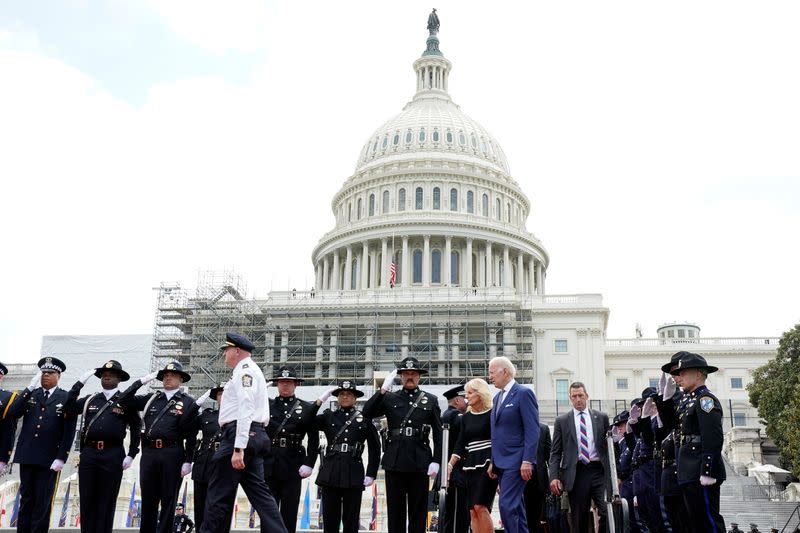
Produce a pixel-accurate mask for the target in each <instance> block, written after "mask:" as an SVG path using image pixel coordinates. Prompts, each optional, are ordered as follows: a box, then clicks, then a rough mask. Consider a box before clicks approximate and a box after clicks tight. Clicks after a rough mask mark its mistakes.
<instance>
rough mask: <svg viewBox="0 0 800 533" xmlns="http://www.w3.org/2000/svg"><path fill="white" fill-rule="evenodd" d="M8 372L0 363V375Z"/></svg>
mask: <svg viewBox="0 0 800 533" xmlns="http://www.w3.org/2000/svg"><path fill="white" fill-rule="evenodd" d="M6 374H8V368H6V365H4V364H3V363H0V376H5V375H6Z"/></svg>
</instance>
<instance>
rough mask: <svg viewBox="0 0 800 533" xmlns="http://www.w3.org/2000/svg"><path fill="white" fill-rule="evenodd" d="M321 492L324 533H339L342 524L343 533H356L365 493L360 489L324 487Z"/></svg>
mask: <svg viewBox="0 0 800 533" xmlns="http://www.w3.org/2000/svg"><path fill="white" fill-rule="evenodd" d="M321 491H322V531H323V533H338V532H339V531H340V529H339V523H340V522H341V524H342V529H341V531H342V532H343V533H356V532H357V531H358V518H359V516H358V515H359V512H360V511H361V497H362V496H363V494H364V491H363V490H362V489H360V488H349V489H341V488H334V487H322V488H321Z"/></svg>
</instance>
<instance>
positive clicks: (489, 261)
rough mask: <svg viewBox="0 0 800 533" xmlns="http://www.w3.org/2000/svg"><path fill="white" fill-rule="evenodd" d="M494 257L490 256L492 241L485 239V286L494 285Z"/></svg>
mask: <svg viewBox="0 0 800 533" xmlns="http://www.w3.org/2000/svg"><path fill="white" fill-rule="evenodd" d="M493 272H494V258H493V257H492V243H491V242H489V241H486V286H487V287H491V286H492V285H494V277H493V276H492V273H493Z"/></svg>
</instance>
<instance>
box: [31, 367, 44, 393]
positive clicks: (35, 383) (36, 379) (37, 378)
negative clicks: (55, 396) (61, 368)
mask: <svg viewBox="0 0 800 533" xmlns="http://www.w3.org/2000/svg"><path fill="white" fill-rule="evenodd" d="M41 386H42V371H41V370H38V371H37V372H36V374H34V375H33V377H32V378H31V382H30V383H28V390H29V391H32V390H33V389H35V388H36V387H41Z"/></svg>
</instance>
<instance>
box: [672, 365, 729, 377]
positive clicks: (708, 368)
mask: <svg viewBox="0 0 800 533" xmlns="http://www.w3.org/2000/svg"><path fill="white" fill-rule="evenodd" d="M690 368H696V369H698V370H705V371H706V372H708V373H709V374H712V373H714V372H716V371H717V370H719V368H717V367H715V366H711V365H699V366H692V365H686V366H682V367H680V368H676V369H674V370H673V371H672V372H670V374H672V375H673V376H677V375H679V374H680V373H681V370H687V369H690Z"/></svg>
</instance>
